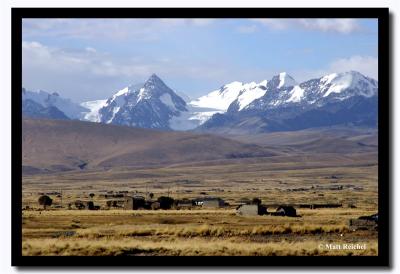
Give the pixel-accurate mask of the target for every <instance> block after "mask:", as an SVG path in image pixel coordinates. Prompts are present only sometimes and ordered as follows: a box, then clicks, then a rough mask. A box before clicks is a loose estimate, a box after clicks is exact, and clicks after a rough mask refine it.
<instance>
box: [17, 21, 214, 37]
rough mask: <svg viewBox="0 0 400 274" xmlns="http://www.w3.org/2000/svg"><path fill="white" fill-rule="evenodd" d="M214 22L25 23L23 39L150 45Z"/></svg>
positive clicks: (23, 25)
mask: <svg viewBox="0 0 400 274" xmlns="http://www.w3.org/2000/svg"><path fill="white" fill-rule="evenodd" d="M215 20H216V19H209V18H198V19H185V18H168V19H167V18H166V19H24V20H23V21H22V22H23V24H22V29H23V37H24V39H35V38H36V37H41V36H47V37H62V38H80V39H93V40H96V41H97V40H98V39H117V40H125V39H134V40H140V41H151V40H158V39H161V37H160V35H162V34H167V33H169V32H170V31H171V30H173V29H175V28H178V27H182V26H195V27H203V26H208V25H210V24H212V23H213V22H214V21H215Z"/></svg>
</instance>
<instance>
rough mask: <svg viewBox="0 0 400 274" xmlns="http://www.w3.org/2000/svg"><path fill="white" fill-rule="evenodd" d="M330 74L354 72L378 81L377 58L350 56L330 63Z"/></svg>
mask: <svg viewBox="0 0 400 274" xmlns="http://www.w3.org/2000/svg"><path fill="white" fill-rule="evenodd" d="M329 70H330V71H331V72H342V71H349V70H355V71H359V72H361V73H362V74H364V75H366V76H369V77H372V78H374V79H377V80H378V58H377V57H372V56H359V55H355V56H351V57H349V58H341V59H337V60H335V61H334V62H332V63H331V64H330V66H329Z"/></svg>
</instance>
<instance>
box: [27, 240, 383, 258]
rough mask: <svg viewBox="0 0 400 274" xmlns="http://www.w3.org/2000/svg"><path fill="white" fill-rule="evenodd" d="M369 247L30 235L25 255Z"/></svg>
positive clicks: (371, 250)
mask: <svg viewBox="0 0 400 274" xmlns="http://www.w3.org/2000/svg"><path fill="white" fill-rule="evenodd" d="M367 246H368V247H367V249H366V250H345V251H342V250H326V249H323V248H321V247H320V242H317V241H313V240H311V241H308V240H306V241H300V242H287V241H281V242H271V243H255V242H247V241H240V242H237V241H235V239H233V240H232V239H214V240H213V241H212V244H210V241H209V240H207V239H201V238H189V239H179V240H170V239H168V240H158V241H151V240H143V239H130V238H128V239H127V238H124V239H119V240H114V239H108V238H101V239H84V240H82V239H73V240H72V239H69V240H64V239H46V240H39V239H31V240H29V241H26V242H24V244H23V255H45V256H46V255H62V256H70V255H83V256H118V255H140V254H142V255H144V254H147V255H152V254H158V255H180V256H191V255H207V256H213V255H218V256H226V255H233V256H235V255H241V256H257V255H260V256H287V255H291V256H310V255H314V256H315V255H331V256H334V255H376V254H377V244H376V243H374V242H368V244H367Z"/></svg>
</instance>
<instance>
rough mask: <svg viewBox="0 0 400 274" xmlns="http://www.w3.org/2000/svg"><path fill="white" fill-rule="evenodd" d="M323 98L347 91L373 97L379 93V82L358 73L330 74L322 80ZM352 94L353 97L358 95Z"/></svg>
mask: <svg viewBox="0 0 400 274" xmlns="http://www.w3.org/2000/svg"><path fill="white" fill-rule="evenodd" d="M320 85H321V92H323V93H324V95H323V97H327V96H329V95H331V94H333V93H337V94H339V93H341V92H343V91H345V90H353V91H354V92H355V93H356V94H358V95H362V96H366V97H371V96H373V95H374V94H376V92H377V88H378V82H377V81H376V80H374V79H371V78H368V77H366V76H364V75H362V74H361V73H359V72H357V71H347V72H342V73H332V74H328V75H326V76H324V77H322V78H321V79H320ZM356 94H352V95H356Z"/></svg>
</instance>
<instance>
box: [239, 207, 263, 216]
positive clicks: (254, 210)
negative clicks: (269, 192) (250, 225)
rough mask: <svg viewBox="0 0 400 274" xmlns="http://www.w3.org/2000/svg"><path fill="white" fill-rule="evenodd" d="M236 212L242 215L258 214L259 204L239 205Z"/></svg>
mask: <svg viewBox="0 0 400 274" xmlns="http://www.w3.org/2000/svg"><path fill="white" fill-rule="evenodd" d="M236 214H238V215H243V216H258V215H259V206H258V205H240V206H238V207H237V208H236Z"/></svg>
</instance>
